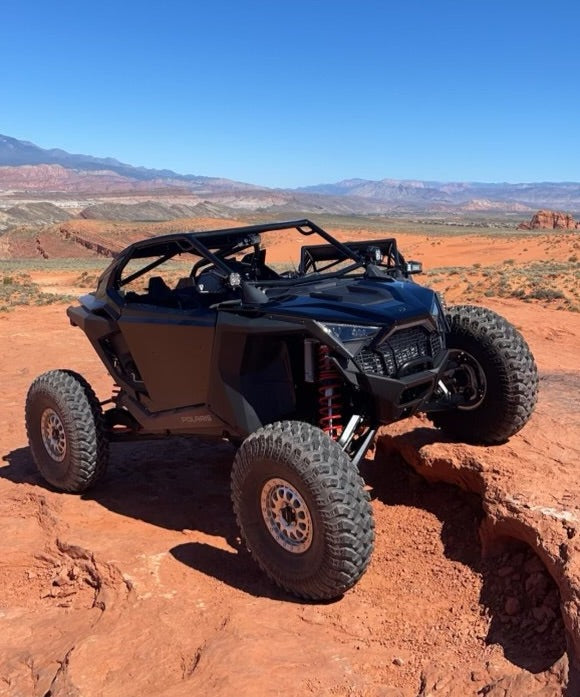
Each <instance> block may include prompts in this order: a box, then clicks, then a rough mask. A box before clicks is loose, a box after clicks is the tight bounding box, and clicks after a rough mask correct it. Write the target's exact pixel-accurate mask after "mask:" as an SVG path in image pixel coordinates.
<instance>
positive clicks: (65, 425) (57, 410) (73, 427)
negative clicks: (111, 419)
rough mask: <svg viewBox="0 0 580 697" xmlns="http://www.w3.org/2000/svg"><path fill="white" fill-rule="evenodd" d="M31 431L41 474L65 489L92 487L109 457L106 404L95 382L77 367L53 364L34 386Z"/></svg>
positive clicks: (28, 409) (29, 407) (28, 424)
mask: <svg viewBox="0 0 580 697" xmlns="http://www.w3.org/2000/svg"><path fill="white" fill-rule="evenodd" d="M26 431H27V434H28V442H29V444H30V449H31V451H32V457H33V458H34V461H35V463H36V466H37V467H38V470H39V472H40V474H41V475H42V476H43V477H44V479H46V481H47V482H48V483H49V484H52V486H54V487H56V488H57V489H60V490H61V491H70V492H81V491H86V490H87V489H88V488H89V487H91V486H92V485H93V484H95V482H96V481H97V480H98V479H100V477H101V476H102V475H103V473H104V471H105V469H106V467H107V462H108V456H109V444H108V439H107V437H106V433H105V428H104V422H103V413H102V410H101V405H100V404H99V401H98V400H97V397H96V396H95V393H94V392H93V390H92V388H91V386H90V385H89V383H88V382H87V381H86V380H85V379H84V378H83V377H82V376H80V375H78V374H77V373H74V372H73V371H71V370H51V371H49V372H48V373H44V374H43V375H40V376H39V377H38V378H36V380H35V381H34V382H33V383H32V385H31V386H30V389H29V390H28V396H27V398H26Z"/></svg>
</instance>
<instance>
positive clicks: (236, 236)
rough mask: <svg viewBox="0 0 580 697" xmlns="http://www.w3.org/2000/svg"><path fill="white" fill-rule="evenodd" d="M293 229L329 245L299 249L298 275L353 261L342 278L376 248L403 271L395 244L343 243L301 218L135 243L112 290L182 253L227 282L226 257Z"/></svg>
mask: <svg viewBox="0 0 580 697" xmlns="http://www.w3.org/2000/svg"><path fill="white" fill-rule="evenodd" d="M291 229H295V230H297V231H298V232H299V233H300V234H301V235H304V236H310V235H313V234H317V235H319V236H320V237H321V238H322V239H324V240H325V241H326V243H327V244H322V245H307V246H304V247H302V250H301V260H300V267H299V272H298V273H299V275H300V276H301V275H304V274H306V273H307V271H308V270H309V269H310V268H312V269H313V272H314V273H317V274H320V275H321V274H322V273H323V272H324V271H326V270H328V269H330V268H332V267H333V266H335V265H337V264H339V263H340V262H342V261H344V260H345V259H352V260H353V264H352V265H350V266H349V267H348V268H346V269H342V270H341V271H340V272H338V273H339V274H344V273H346V272H349V271H352V270H354V269H356V268H358V267H361V266H363V267H365V266H366V265H367V264H368V263H369V262H370V260H369V259H368V257H367V255H366V250H367V249H368V248H369V246H373V247H378V248H379V249H380V250H381V252H382V254H383V257H386V259H387V266H388V267H389V268H393V269H395V268H396V269H400V270H404V260H403V257H402V256H401V255H400V253H399V252H398V250H397V246H396V241H395V240H394V239H392V238H390V239H380V240H376V241H375V240H373V241H372V243H370V245H369V241H364V242H347V243H343V242H340V241H339V240H337V239H336V238H335V237H333V236H332V235H331V234H330V233H328V232H326V230H324V229H323V228H321V227H319V226H318V225H316V223H313V222H312V221H310V220H308V219H306V218H303V219H300V220H292V221H284V222H278V223H263V224H256V225H247V226H243V227H236V228H223V229H220V230H211V231H208V232H195V231H188V232H181V233H173V234H170V235H162V236H159V237H154V238H151V239H149V240H144V241H141V242H137V243H135V244H133V245H130V246H129V247H127V248H126V249H125V250H124V251H123V252H121V254H120V255H119V257H118V258H117V260H116V262H115V263H114V265H115V266H116V270H115V273H113V274H112V276H113V278H111V281H113V285H115V286H116V287H118V288H120V287H122V286H124V285H126V284H128V283H130V282H131V281H134V280H135V279H137V278H139V277H140V276H142V275H143V274H145V273H148V272H149V271H151V270H152V269H154V268H156V267H157V266H160V265H161V264H163V263H165V262H166V261H168V260H169V259H171V258H172V257H174V256H176V255H177V254H181V253H190V254H195V255H196V256H199V257H200V258H201V259H206V260H207V261H208V262H209V263H211V264H213V265H214V266H215V268H216V269H219V270H220V271H222V272H223V274H224V276H226V277H227V276H228V275H229V274H230V273H232V268H231V267H230V266H228V264H227V261H226V259H225V257H227V256H228V255H229V254H232V253H235V252H237V251H242V250H244V249H247V248H248V247H252V246H253V247H254V248H255V249H256V248H257V246H258V245H259V244H260V238H259V235H260V234H261V233H264V232H273V231H276V230H291ZM151 257H157V258H156V259H154V260H153V261H152V262H151V263H149V264H147V265H146V266H144V267H143V268H141V269H138V270H137V271H135V272H134V273H132V274H130V275H129V276H127V277H126V278H124V279H122V280H121V278H120V275H121V272H122V270H123V269H124V268H125V266H126V265H127V263H128V262H129V261H130V260H133V259H146V258H151ZM323 260H326V261H329V262H330V263H329V264H328V265H327V266H326V267H324V268H323V269H316V262H317V261H323ZM325 275H328V276H332V275H334V274H332V273H330V274H325ZM296 280H297V279H293V280H292V281H291V280H290V279H285V278H283V277H282V278H280V279H279V280H278V279H277V280H276V281H266V282H262V283H261V285H262V284H264V285H271V284H274V283H275V284H281V285H284V283H285V282H288V283H292V282H294V283H295V282H296Z"/></svg>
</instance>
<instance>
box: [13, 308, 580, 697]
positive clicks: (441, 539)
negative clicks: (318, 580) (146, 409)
mask: <svg viewBox="0 0 580 697" xmlns="http://www.w3.org/2000/svg"><path fill="white" fill-rule="evenodd" d="M488 304H489V305H490V306H492V307H493V309H496V310H497V311H499V312H501V313H502V314H504V315H505V316H507V317H508V318H509V319H510V320H511V321H513V322H514V323H515V324H516V325H517V326H518V327H519V328H520V330H521V331H522V332H523V333H524V335H525V336H526V338H527V340H528V341H529V343H530V345H531V347H532V349H533V351H534V353H535V355H536V359H537V362H538V365H539V368H540V372H541V397H540V402H539V406H538V409H537V412H536V414H535V415H534V417H533V418H532V421H531V422H530V424H529V425H528V426H527V427H526V428H525V429H524V430H523V431H522V433H521V434H518V435H517V436H516V437H514V438H513V439H512V440H511V441H510V442H509V443H508V444H506V445H503V446H500V447H497V448H474V447H467V446H462V445H456V444H450V443H445V442H444V439H442V437H441V436H440V435H439V433H438V432H437V431H434V430H433V429H430V428H429V427H428V424H427V422H425V421H421V420H415V421H413V422H407V423H406V424H405V425H399V426H398V427H392V428H391V429H386V430H385V433H383V435H382V438H381V439H380V440H379V444H378V446H377V449H376V451H375V454H374V457H373V456H371V457H369V458H368V459H367V460H366V461H365V462H364V463H363V465H362V473H363V475H364V477H365V479H366V481H367V483H368V484H369V486H370V488H371V495H372V501H373V511H374V515H375V520H376V529H377V540H376V548H375V552H374V556H373V560H372V562H371V565H370V568H369V570H368V572H367V573H366V575H365V576H364V577H363V578H362V580H361V581H360V583H359V584H358V585H357V586H356V587H355V588H354V589H353V590H351V591H350V592H348V593H347V594H346V595H345V596H344V597H343V598H341V599H340V600H338V601H336V602H333V603H328V604H315V603H303V602H297V601H295V600H294V599H293V598H291V597H289V596H287V595H285V594H283V593H281V592H279V591H278V590H277V589H276V588H274V587H273V586H272V585H271V584H270V583H269V582H268V581H267V580H266V579H265V578H264V577H263V576H262V574H261V573H260V572H259V570H258V569H257V568H256V567H255V565H254V564H253V562H252V560H251V559H250V558H249V556H248V554H247V553H246V552H245V550H244V549H243V548H242V547H241V545H240V540H239V538H238V533H237V529H236V526H235V521H234V517H233V514H232V511H231V505H230V501H229V469H230V465H231V461H232V456H233V451H232V449H231V447H230V446H229V445H227V444H223V445H218V446H216V445H208V444H204V443H202V442H200V441H197V440H188V439H179V438H177V439H174V440H172V441H165V442H160V441H158V442H152V443H148V444H142V443H140V444H124V445H117V446H113V449H112V462H111V466H110V470H109V473H108V475H107V477H106V479H105V480H104V481H103V482H102V483H101V484H100V485H99V486H98V487H97V488H96V489H95V490H94V491H92V492H91V493H90V494H87V495H84V496H82V497H79V496H74V495H68V494H62V493H57V492H55V491H53V490H50V488H48V487H47V486H46V485H45V484H44V483H43V482H42V480H41V479H40V478H39V476H38V475H37V474H36V472H35V469H34V466H33V463H32V461H31V457H30V453H29V450H28V447H27V442H26V436H25V431H24V419H23V405H24V399H25V395H26V391H27V388H28V385H29V383H30V382H31V380H32V379H33V378H34V377H35V376H36V375H37V374H38V373H41V372H43V371H45V370H48V369H52V368H58V367H67V368H70V369H73V370H77V371H79V372H81V373H82V374H84V375H85V376H86V377H87V378H88V379H89V381H90V382H91V383H92V384H93V385H94V387H95V389H96V390H97V392H98V394H99V396H100V397H101V398H103V399H105V398H107V397H108V396H109V394H110V389H111V383H110V379H109V378H108V377H107V375H106V374H105V371H104V369H103V368H102V366H101V364H100V363H99V361H98V358H97V357H96V356H95V355H94V353H93V351H92V349H91V348H90V347H89V344H88V342H87V340H86V339H85V337H84V335H82V333H81V332H80V331H79V330H77V329H73V328H71V327H70V326H69V325H68V321H67V318H66V316H65V313H64V306H62V305H52V306H47V307H24V308H17V309H16V310H14V311H13V312H11V313H7V314H2V315H0V340H1V342H2V354H1V357H0V366H1V375H2V388H3V389H2V390H1V392H0V410H1V413H2V416H3V429H2V432H1V434H0V452H1V453H2V463H1V465H2V466H0V519H1V528H0V529H1V530H2V541H1V542H0V550H1V555H0V694H1V695H10V697H28V696H31V697H32V696H34V697H48V695H50V696H51V697H69V696H70V697H77V696H79V695H80V696H83V697H100V696H103V697H104V696H117V695H118V696H122V697H133V696H135V697H137V696H139V697H142V696H143V695H156V696H159V697H178V696H186V695H187V696H190V695H206V694H214V695H218V696H220V697H229V696H230V695H241V696H243V695H247V696H248V697H250V696H252V697H254V696H257V697H260V696H261V695H285V696H288V695H308V694H311V695H324V696H328V697H331V696H336V695H345V696H346V695H349V696H352V697H371V696H373V697H374V696H377V697H380V696H382V697H428V695H431V696H432V697H438V696H439V695H448V696H450V697H451V696H454V697H455V696H456V697H471V696H472V695H473V697H475V696H476V695H492V697H499V696H501V697H507V696H508V695H511V696H516V697H518V696H520V695H521V696H522V697H523V696H524V695H526V696H528V695H529V696H530V697H531V696H535V697H556V696H557V695H561V694H566V695H568V697H577V695H579V694H580V691H579V690H580V688H579V686H578V683H577V682H575V680H576V678H575V677H574V671H573V669H571V668H570V666H571V665H572V662H573V660H572V659H573V657H574V654H575V651H577V650H578V646H579V644H580V628H579V626H578V624H577V623H576V624H575V623H574V612H576V618H577V613H578V608H579V605H578V595H577V587H576V586H575V585H574V583H575V582H577V581H578V578H577V577H576V576H575V575H574V574H577V573H578V561H579V559H580V554H578V552H579V550H578V543H577V541H576V538H575V530H576V525H577V521H578V515H579V511H578V508H579V502H580V499H579V496H578V493H579V491H578V489H579V485H578V471H577V468H578V462H579V457H578V456H579V454H580V429H579V428H578V427H579V425H580V421H579V417H578V414H579V413H580V399H579V394H580V389H579V388H580V371H579V370H578V356H579V355H580V315H578V314H575V313H567V312H563V311H551V310H548V309H543V308H539V307H531V306H529V305H526V304H524V303H520V302H518V301H515V300H514V301H490V302H489V303H488ZM409 432H411V433H419V434H420V438H423V443H414V444H413V443H411V448H412V449H414V452H415V453H420V452H421V448H422V446H423V445H425V444H426V443H427V444H428V447H430V448H436V449H438V450H437V452H436V457H435V458H434V459H433V458H432V459H433V462H435V465H434V466H435V468H436V467H437V466H438V467H439V468H440V469H441V463H443V465H445V463H447V464H449V463H451V464H452V465H453V467H452V469H453V468H455V476H449V477H448V478H449V480H450V481H454V483H455V484H459V485H460V486H462V487H463V489H462V488H460V487H458V486H452V485H449V484H443V483H439V484H434V483H429V482H428V481H427V480H426V479H425V478H423V477H421V476H419V475H417V474H416V472H415V470H414V469H413V468H412V467H411V466H410V465H413V466H415V465H416V463H414V462H413V457H408V453H407V456H405V453H406V450H405V447H406V446H405V447H403V446H401V447H398V448H397V447H392V444H393V443H395V445H397V443H398V440H401V439H402V441H401V442H404V441H405V438H407V437H408V433H409ZM383 442H384V443H386V444H388V445H389V444H390V445H389V447H383V445H382V444H383ZM407 450H408V448H407ZM405 459H406V460H407V461H408V463H409V464H408V463H407V462H405ZM475 460H478V461H481V462H482V463H483V464H482V465H481V468H480V469H482V470H483V472H484V473H485V475H486V476H487V477H488V484H489V486H487V488H485V490H482V491H478V492H475V493H470V490H471V491H472V492H473V490H474V487H472V486H470V482H469V481H468V478H467V475H465V476H463V475H462V472H464V471H465V472H467V471H468V469H469V467H473V466H474V465H473V462H474V461H475ZM423 464H425V463H423ZM417 469H419V470H420V463H419V466H417ZM443 469H445V467H443ZM427 479H431V480H437V479H445V474H444V473H443V474H442V475H441V476H440V475H439V474H436V476H432V477H427ZM494 487H495V488H494ZM502 496H503V497H504V499H506V500H507V499H508V498H509V496H511V497H512V499H513V501H516V502H520V504H521V505H522V506H523V507H524V509H525V511H527V512H528V513H529V514H530V516H531V514H532V513H534V511H535V512H536V513H537V516H536V515H535V514H534V516H532V517H531V518H530V520H531V521H532V522H531V523H530V525H531V528H532V530H533V531H535V536H534V534H531V533H530V535H529V536H528V537H526V536H525V535H523V534H522V535H519V534H518V532H517V530H516V531H515V532H514V531H510V532H509V535H511V534H513V535H514V539H515V538H519V539H520V543H519V544H518V543H516V542H513V540H512V542H513V544H511V545H508V546H503V547H501V546H493V545H489V544H488V545H487V547H488V553H487V556H486V557H485V558H483V557H482V553H481V552H482V549H481V542H482V539H483V541H484V543H485V541H486V539H487V540H488V541H489V539H490V534H488V535H487V537H486V536H485V535H484V536H483V538H482V537H481V534H480V532H481V529H482V521H483V523H485V521H486V519H487V518H489V515H490V513H489V512H490V505H491V503H493V499H494V497H495V498H496V499H501V498H502ZM490 502H491V503H490ZM508 503H509V502H508ZM510 505H512V504H510ZM514 505H515V504H513V505H512V508H513V507H514ZM508 507H509V506H508ZM546 510H547V511H548V512H547V513H545V511H546ZM550 511H552V512H553V511H556V514H561V516H562V515H563V516H564V522H565V523H566V525H564V526H563V524H562V520H559V521H558V525H559V526H560V528H562V531H563V532H562V534H563V539H564V542H562V543H561V544H562V545H564V544H566V545H568V546H567V547H566V550H567V551H566V555H568V559H567V562H566V563H565V564H564V563H562V564H561V565H560V566H559V567H556V566H553V565H552V566H550V564H549V563H548V562H550V558H549V554H548V553H549V551H550V549H551V548H550V547H549V545H548V546H546V545H547V544H548V543H546V545H544V546H543V539H542V536H543V534H544V533H545V534H546V535H547V536H549V535H552V536H553V535H554V534H556V533H554V532H553V530H552V529H551V528H550V529H548V528H547V527H546V524H545V518H546V517H547V519H549V520H550V521H552V519H553V517H554V514H553V513H551V512H550ZM556 520H558V518H557V516H556ZM566 526H567V527H566ZM484 527H485V525H484ZM488 527H489V526H488ZM504 533H505V536H508V532H506V530H505V529H504ZM554 539H555V538H554ZM553 541H554V540H552V538H551V537H550V539H549V540H548V542H550V543H551V542H553ZM556 541H557V540H556ZM524 543H525V544H524ZM554 544H555V543H554ZM558 549H560V550H561V549H562V547H559V548H558ZM558 549H557V550H556V553H555V554H556V556H557V554H558ZM546 550H547V551H546ZM538 555H539V556H538ZM574 579H576V581H574Z"/></svg>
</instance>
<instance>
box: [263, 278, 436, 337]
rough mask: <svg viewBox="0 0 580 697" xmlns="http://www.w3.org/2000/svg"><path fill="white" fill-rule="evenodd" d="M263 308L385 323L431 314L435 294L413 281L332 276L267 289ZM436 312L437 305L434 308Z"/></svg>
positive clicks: (292, 314) (308, 316)
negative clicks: (314, 281) (267, 299)
mask: <svg viewBox="0 0 580 697" xmlns="http://www.w3.org/2000/svg"><path fill="white" fill-rule="evenodd" d="M269 296H270V300H269V302H268V303H267V304H265V305H262V306H261V308H260V309H261V310H262V311H266V312H268V313H269V314H273V315H278V316H281V317H285V318H288V319H290V318H303V319H312V320H317V321H321V322H345V323H352V324H371V325H377V326H388V325H391V324H393V323H395V322H397V323H400V322H404V321H407V320H411V319H420V318H422V317H425V316H428V315H431V314H433V303H434V302H437V301H436V294H435V292H434V291H433V290H431V289H430V288H425V287H423V286H420V285H418V284H416V283H414V282H412V281H406V280H405V281H396V280H391V279H367V278H365V279H352V278H349V279H347V278H338V279H337V278H335V279H329V280H326V281H322V282H318V283H312V284H305V285H296V286H293V287H292V288H284V289H282V288H276V289H270V292H269ZM437 311H438V305H437V310H436V312H437Z"/></svg>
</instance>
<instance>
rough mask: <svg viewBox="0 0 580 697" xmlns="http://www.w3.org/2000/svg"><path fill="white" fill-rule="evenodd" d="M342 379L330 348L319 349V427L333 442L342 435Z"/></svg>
mask: <svg viewBox="0 0 580 697" xmlns="http://www.w3.org/2000/svg"><path fill="white" fill-rule="evenodd" d="M342 406H343V405H342V378H341V376H340V374H339V372H338V370H337V369H336V366H335V365H334V364H333V363H332V361H331V360H330V352H329V349H328V346H325V345H324V344H320V345H319V347H318V426H319V428H320V429H321V430H323V431H324V432H325V433H327V434H328V435H329V436H330V437H331V438H332V439H333V440H337V439H338V438H339V437H340V434H341V433H342V427H343V424H342V414H341V411H342Z"/></svg>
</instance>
